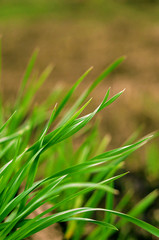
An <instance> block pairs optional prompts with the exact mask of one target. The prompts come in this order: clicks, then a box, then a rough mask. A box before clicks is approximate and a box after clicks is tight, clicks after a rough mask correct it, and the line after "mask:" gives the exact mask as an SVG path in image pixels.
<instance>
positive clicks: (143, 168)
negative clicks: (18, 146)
mask: <svg viewBox="0 0 159 240" xmlns="http://www.w3.org/2000/svg"><path fill="white" fill-rule="evenodd" d="M0 34H1V36H2V60H3V61H2V82H1V88H2V92H3V95H4V99H5V102H11V101H12V100H14V99H15V98H16V94H17V90H18V87H19V84H20V81H21V79H22V76H23V73H24V70H25V68H26V65H27V62H28V60H29V58H30V56H31V54H32V52H33V50H34V49H35V48H39V50H40V51H39V56H38V61H37V64H36V69H37V70H40V71H42V70H43V69H44V68H45V67H46V66H47V65H48V64H49V63H52V64H53V65H54V66H55V67H54V71H53V73H52V74H51V76H50V77H49V79H48V81H47V82H46V84H45V85H44V86H43V88H42V89H41V90H40V92H39V95H38V96H37V98H36V99H37V100H36V101H38V102H40V101H43V100H44V99H45V98H46V96H47V95H48V93H49V92H50V91H51V89H54V88H55V87H58V86H62V87H63V88H64V90H67V89H68V88H69V87H70V86H71V85H72V84H73V83H74V82H75V81H76V80H77V79H78V77H79V76H80V75H81V74H82V73H83V72H84V71H85V70H87V69H88V68H89V67H90V66H94V69H93V71H92V72H91V73H90V75H89V76H88V78H87V80H86V81H85V82H84V83H83V84H82V86H81V87H80V88H79V89H80V90H79V91H77V96H79V95H80V93H81V92H82V91H83V89H85V88H86V87H87V86H88V85H89V83H90V82H91V81H92V80H94V79H95V78H96V77H97V76H98V75H99V74H100V73H101V72H102V71H103V70H104V69H105V68H106V67H107V66H108V65H109V64H110V63H111V62H112V61H113V60H115V59H117V58H118V57H120V56H123V55H125V56H126V60H125V62H123V63H122V64H121V65H120V66H119V67H118V68H117V69H116V70H115V71H114V72H113V73H112V74H111V75H110V76H108V78H107V79H106V80H105V81H103V82H102V83H101V84H100V85H99V86H98V87H97V89H96V90H95V91H94V92H93V94H92V96H93V101H92V103H91V109H94V107H96V106H97V105H98V104H99V103H100V102H101V100H102V98H103V97H104V94H105V93H106V91H107V89H108V87H111V94H112V95H113V94H115V93H117V92H118V91H120V90H122V89H124V88H126V91H125V93H124V94H123V95H122V96H121V97H120V99H119V100H118V101H117V102H115V103H114V104H113V105H111V106H110V107H109V108H108V109H106V110H104V111H103V112H101V114H99V118H100V119H101V124H100V130H101V134H106V133H108V134H110V136H111V143H110V148H112V147H119V146H121V145H122V144H123V142H124V141H126V139H127V138H128V137H129V136H130V135H131V134H132V133H133V132H134V131H135V130H137V129H139V128H142V133H141V136H143V135H145V134H147V133H150V132H152V131H154V130H157V129H158V123H159V108H158V106H159V97H158V95H159V93H158V92H159V0H60V1H59V0H54V1H51V0H23V1H20V0H14V1H9V0H1V1H0ZM158 149H159V144H158V141H157V140H155V141H153V142H152V143H151V145H148V147H147V148H144V149H143V150H142V151H141V152H140V153H136V155H133V157H132V159H130V161H128V162H127V163H126V168H127V169H128V170H130V171H131V174H130V176H129V179H128V180H129V182H130V185H131V183H132V181H134V186H133V188H134V189H135V190H136V191H138V192H140V194H141V197H143V196H145V194H147V193H148V192H150V191H151V190H153V189H155V188H157V187H158V179H159V163H158V161H159V150H158ZM137 179H139V180H137ZM139 182H140V184H139ZM135 184H136V185H135ZM140 185H141V186H140ZM145 186H146V187H145ZM144 188H145V190H143V189H144ZM142 190H143V192H142ZM155 206H156V205H155ZM155 208H156V207H155ZM148 214H149V216H150V215H151V214H156V213H154V212H153V210H151V211H150V212H149V213H148ZM157 221H159V216H158V215H157V214H156V215H155V216H154V224H156V222H157ZM140 239H141V238H140ZM145 239H148V238H145Z"/></svg>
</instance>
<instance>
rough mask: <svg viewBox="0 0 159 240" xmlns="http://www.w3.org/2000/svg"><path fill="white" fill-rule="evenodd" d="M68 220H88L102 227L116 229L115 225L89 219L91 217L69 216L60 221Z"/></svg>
mask: <svg viewBox="0 0 159 240" xmlns="http://www.w3.org/2000/svg"><path fill="white" fill-rule="evenodd" d="M68 221H82V222H89V223H94V224H97V225H100V226H102V227H106V228H109V229H113V230H116V231H117V230H118V229H117V228H116V227H115V226H113V225H112V224H110V223H107V222H102V221H97V220H94V219H91V218H81V217H71V218H67V219H65V220H63V221H61V222H68Z"/></svg>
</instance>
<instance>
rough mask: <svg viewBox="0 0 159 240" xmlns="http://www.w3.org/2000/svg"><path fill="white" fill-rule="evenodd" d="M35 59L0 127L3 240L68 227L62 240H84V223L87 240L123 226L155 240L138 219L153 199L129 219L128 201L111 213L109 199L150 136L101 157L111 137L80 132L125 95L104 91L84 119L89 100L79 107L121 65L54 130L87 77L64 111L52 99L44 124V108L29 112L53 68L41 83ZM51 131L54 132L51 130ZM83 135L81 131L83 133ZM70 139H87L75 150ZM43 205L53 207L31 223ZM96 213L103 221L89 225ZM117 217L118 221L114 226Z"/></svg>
mask: <svg viewBox="0 0 159 240" xmlns="http://www.w3.org/2000/svg"><path fill="white" fill-rule="evenodd" d="M36 56H37V52H35V53H33V56H32V58H31V60H30V62H29V64H28V67H27V70H26V73H25V75H24V78H23V81H22V85H21V87H20V90H19V95H18V98H17V100H16V103H15V105H14V107H13V109H12V112H13V113H11V114H10V116H9V117H8V120H7V121H5V122H4V123H3V124H2V125H1V126H0V133H1V136H0V148H1V152H0V157H1V168H0V239H1V240H4V239H5V240H14V239H16V240H20V239H25V238H26V237H28V236H31V235H33V234H34V233H36V232H38V231H41V230H42V229H44V228H46V227H48V226H50V225H52V224H54V223H56V222H68V221H69V223H68V225H67V230H66V232H65V237H66V239H70V238H71V237H73V239H81V237H82V236H83V235H84V229H85V225H86V223H95V224H96V225H97V227H96V228H94V230H93V231H92V233H91V234H90V235H89V236H86V237H87V239H94V238H95V239H97V236H98V234H99V233H100V236H101V239H108V237H109V236H110V235H111V234H113V233H114V231H116V230H117V228H116V226H115V225H117V227H119V228H120V227H122V226H123V225H124V224H126V223H127V222H131V223H134V224H136V225H137V226H139V227H141V228H143V229H144V230H146V231H148V232H149V233H151V234H153V235H155V236H158V237H159V230H158V229H157V228H155V227H153V226H152V225H150V224H148V223H146V222H143V221H142V220H139V219H137V218H136V217H137V216H138V215H139V214H140V213H141V212H143V211H145V209H146V208H147V207H148V206H149V205H150V204H151V203H152V202H153V201H154V200H155V199H156V198H157V196H158V193H157V191H154V192H152V193H151V194H150V195H148V196H147V197H146V198H145V199H143V200H142V202H140V203H139V204H138V205H137V206H136V207H134V208H133V209H132V210H131V211H130V212H129V213H128V214H124V213H121V212H120V211H122V210H123V209H124V207H125V206H126V204H127V203H128V201H129V199H130V193H128V194H127V195H126V196H125V197H124V198H123V199H122V200H121V202H120V203H119V205H118V206H117V207H116V209H115V210H113V199H114V196H115V195H116V194H118V193H119V192H118V190H117V189H115V188H114V181H116V180H118V179H119V178H121V177H124V175H125V174H127V173H121V174H117V171H119V170H120V171H121V170H122V163H123V162H124V161H125V159H126V158H127V157H128V156H129V155H130V154H131V153H133V152H134V151H135V150H137V149H138V148H140V147H141V146H143V145H144V144H145V143H147V142H148V141H149V140H151V139H152V138H153V137H154V135H149V136H146V137H144V138H143V139H140V140H138V141H137V142H135V143H133V142H131V143H130V141H129V145H125V146H122V147H119V148H117V149H114V150H110V151H106V150H105V149H106V147H107V144H108V142H109V136H107V135H106V136H105V137H104V138H103V139H102V140H100V136H99V133H98V124H95V125H94V126H93V127H91V126H90V125H88V128H84V127H85V126H86V125H87V124H88V123H89V122H90V121H91V120H92V118H93V117H94V116H95V115H96V114H97V113H98V112H100V111H101V110H103V109H104V108H106V107H107V106H108V105H110V104H112V103H113V102H114V101H115V100H116V99H117V98H118V97H119V96H120V95H121V94H122V93H123V91H121V92H119V93H117V94H116V95H115V96H113V97H111V98H109V94H110V89H108V91H107V92H106V94H105V97H104V99H103V101H102V102H101V104H100V105H99V106H98V107H97V108H96V109H95V110H94V111H93V112H91V113H89V114H87V115H84V116H82V117H81V114H82V112H83V110H84V109H85V108H86V107H87V105H88V104H89V103H90V101H91V100H88V101H87V102H86V103H84V104H83V102H85V101H86V99H87V97H88V96H89V94H90V93H91V92H92V90H93V89H94V88H95V87H96V86H97V85H98V84H99V83H100V82H101V81H102V80H103V79H104V78H105V77H106V76H107V75H108V74H109V73H110V72H111V71H112V70H114V68H116V67H117V66H118V65H119V64H120V63H121V62H122V61H123V59H124V58H123V57H122V58H120V59H118V60H117V61H115V62H114V63H113V64H111V65H110V66H109V67H108V68H107V69H106V70H105V71H104V72H103V73H102V74H101V75H100V76H99V77H98V78H97V79H96V80H95V81H94V82H93V83H92V85H91V86H90V87H89V88H88V89H86V91H85V92H84V93H83V95H81V97H80V98H79V99H78V100H77V101H76V102H75V103H74V105H73V106H72V108H71V109H70V110H68V112H67V113H65V115H64V116H63V118H62V119H61V120H60V122H59V123H58V124H57V125H55V123H56V122H55V120H57V118H58V116H59V115H60V113H61V111H62V110H63V109H64V107H65V105H66V104H67V103H68V101H69V100H70V98H71V96H72V94H73V93H74V91H75V90H76V88H77V87H78V85H79V84H80V83H81V82H82V81H83V79H84V78H85V77H86V76H87V74H88V73H89V72H90V70H91V69H89V70H88V71H86V72H85V73H84V74H83V75H82V76H81V78H79V80H78V81H77V82H76V83H75V84H74V85H73V87H72V88H71V89H70V90H69V91H68V93H67V94H66V95H65V96H64V97H63V100H62V101H61V104H59V105H56V104H55V102H56V101H57V97H58V95H59V94H60V93H59V92H57V91H55V92H54V93H53V94H52V96H54V97H53V98H51V99H53V101H52V102H51V105H54V107H53V111H52V113H51V114H50V116H51V117H50V118H49V119H48V110H47V109H49V108H50V104H49V102H50V101H48V100H46V101H45V102H44V103H43V104H42V105H41V106H38V108H33V109H32V112H30V107H31V105H32V102H33V97H34V95H35V93H36V92H37V90H38V89H39V87H40V86H41V85H42V84H43V83H44V82H45V80H46V78H47V77H48V75H49V74H50V71H51V67H48V68H47V69H46V70H44V72H43V73H42V74H41V75H40V76H39V77H37V76H35V75H33V74H32V70H33V66H34V63H35V60H36ZM30 79H31V80H32V81H30ZM82 104H83V105H82ZM81 105H82V107H81ZM0 109H1V112H0V114H1V119H6V115H7V114H8V112H9V111H10V110H9V109H7V111H4V109H2V108H0ZM47 119H48V120H47ZM46 120H47V121H46ZM52 125H53V126H54V128H53V129H52V130H51V126H52ZM83 128H84V129H85V130H83V132H82V131H80V130H81V129H83ZM42 129H43V130H42ZM79 131H80V132H79ZM75 134H76V136H77V138H78V139H81V137H83V136H84V135H85V136H86V137H85V139H84V141H82V140H81V141H80V144H78V148H77V147H74V141H73V140H75V138H74V135H75ZM102 199H106V203H105V208H98V207H99V203H100V201H101V200H102ZM48 203H49V205H47V204H48ZM44 204H45V205H46V206H50V204H51V205H52V206H51V207H48V209H47V210H45V211H43V212H42V213H41V214H38V215H37V216H36V217H34V218H32V219H31V218H30V217H29V215H30V214H31V213H32V212H34V211H36V209H37V208H39V207H42V206H43V205H44ZM98 211H100V212H103V213H104V218H103V220H100V219H99V220H95V219H93V216H92V214H93V212H98ZM46 214H49V215H47V216H46ZM79 215H80V216H79ZM118 217H121V218H122V219H123V220H120V221H119V222H118V223H117V224H116V219H117V218H118ZM77 221H78V231H76V229H77V225H76V222H77Z"/></svg>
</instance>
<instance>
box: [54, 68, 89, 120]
mask: <svg viewBox="0 0 159 240" xmlns="http://www.w3.org/2000/svg"><path fill="white" fill-rule="evenodd" d="M92 69H93V67H90V68H89V69H88V70H87V71H86V72H85V73H84V74H83V75H82V76H81V77H80V78H79V79H78V80H77V82H76V83H75V84H74V85H73V86H72V88H71V89H70V90H69V91H68V93H67V94H66V95H65V97H64V98H63V100H62V101H61V103H60V105H59V107H58V108H57V111H56V113H55V115H54V120H55V119H56V118H57V116H58V115H59V114H60V112H61V110H62V109H63V108H64V106H65V105H66V103H67V102H68V100H69V99H70V97H71V96H72V94H73V93H74V91H75V90H76V88H77V87H78V86H79V84H80V83H81V82H82V81H83V80H84V79H85V77H86V76H87V75H88V74H89V73H90V71H91V70H92Z"/></svg>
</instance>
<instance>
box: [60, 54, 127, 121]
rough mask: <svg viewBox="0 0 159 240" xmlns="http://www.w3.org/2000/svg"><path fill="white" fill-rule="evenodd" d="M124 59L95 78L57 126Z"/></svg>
mask: <svg viewBox="0 0 159 240" xmlns="http://www.w3.org/2000/svg"><path fill="white" fill-rule="evenodd" d="M124 59H125V57H121V58H119V59H117V60H116V61H115V62H113V63H112V64H111V65H110V66H108V67H107V68H106V69H105V70H104V71H103V73H102V74H100V75H99V77H97V79H96V80H95V81H94V82H93V83H92V84H91V86H90V87H89V88H88V89H87V90H86V91H85V92H84V93H83V94H82V95H81V97H80V98H79V99H78V100H77V101H76V102H75V104H74V105H73V107H72V108H71V109H70V110H69V111H68V112H67V114H66V115H65V116H64V118H63V119H62V120H61V121H60V123H59V125H62V124H63V123H64V122H66V121H67V120H68V119H69V118H70V116H71V115H72V114H73V113H74V112H75V111H76V110H77V108H78V107H79V106H80V105H81V104H82V103H83V102H84V101H85V99H86V98H87V97H88V96H89V94H90V93H91V92H92V91H93V90H94V88H95V87H96V86H97V85H98V84H99V83H100V82H101V81H102V80H103V79H104V78H106V77H107V76H108V75H109V74H110V73H111V72H112V71H113V70H114V69H115V68H116V67H117V66H118V65H119V64H120V63H122V62H123V61H124Z"/></svg>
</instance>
